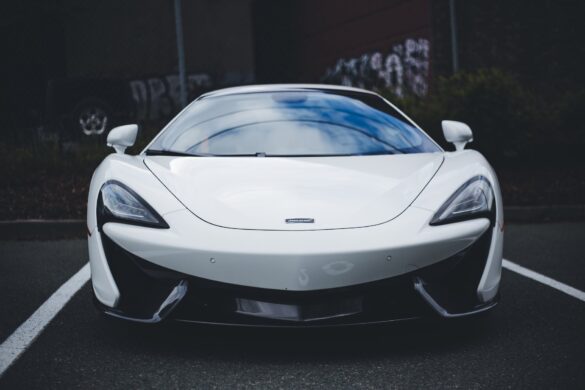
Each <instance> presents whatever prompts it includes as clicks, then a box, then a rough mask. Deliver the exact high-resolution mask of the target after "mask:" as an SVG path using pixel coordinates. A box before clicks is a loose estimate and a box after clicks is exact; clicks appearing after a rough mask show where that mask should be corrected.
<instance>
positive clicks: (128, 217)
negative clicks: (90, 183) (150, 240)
mask: <svg viewBox="0 0 585 390" xmlns="http://www.w3.org/2000/svg"><path fill="white" fill-rule="evenodd" d="M97 213H98V222H99V225H100V226H102V225H103V224H104V223H106V222H120V223H128V224H132V225H140V226H147V227H154V228H160V229H168V227H169V225H168V224H167V223H166V222H165V221H164V219H163V218H162V217H161V216H160V215H159V214H158V213H157V212H156V211H155V210H154V209H153V208H152V207H151V206H150V205H149V204H148V203H146V201H145V200H144V199H142V198H141V197H140V195H138V194H137V193H136V192H134V191H132V190H131V189H130V188H128V186H126V185H124V184H122V183H120V182H119V181H116V180H110V181H107V182H106V183H104V185H103V186H102V188H101V189H100V197H99V201H98V210H97Z"/></svg>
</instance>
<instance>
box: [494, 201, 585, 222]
mask: <svg viewBox="0 0 585 390" xmlns="http://www.w3.org/2000/svg"><path fill="white" fill-rule="evenodd" d="M504 219H505V221H506V223H508V222H516V223H517V222H520V223H522V222H565V221H585V205H553V206H509V207H504Z"/></svg>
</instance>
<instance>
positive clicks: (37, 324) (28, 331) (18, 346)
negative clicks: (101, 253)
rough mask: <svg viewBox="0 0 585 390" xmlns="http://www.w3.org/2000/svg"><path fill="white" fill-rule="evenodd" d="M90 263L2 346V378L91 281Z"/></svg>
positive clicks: (0, 361)
mask: <svg viewBox="0 0 585 390" xmlns="http://www.w3.org/2000/svg"><path fill="white" fill-rule="evenodd" d="M89 276H90V271H89V263H87V264H86V265H84V266H83V267H82V268H81V269H80V270H79V271H78V272H77V273H76V274H75V275H73V276H72V277H71V278H70V279H69V280H68V281H67V282H65V284H63V285H62V286H61V287H59V289H58V290H57V291H55V292H54V293H53V295H51V296H50V297H49V299H47V300H46V301H45V303H43V304H42V305H41V307H39V308H38V309H37V311H35V312H34V313H33V314H32V315H31V316H30V317H29V318H28V319H27V320H26V321H25V322H24V323H23V324H22V325H20V326H19V327H18V329H16V330H15V331H14V333H12V334H11V335H10V337H8V338H7V339H6V340H5V341H4V342H3V343H2V345H0V376H2V374H4V372H5V371H6V370H7V369H8V367H10V365H11V364H12V363H14V362H15V361H16V359H18V358H19V357H20V355H22V353H23V352H24V351H26V349H27V348H28V347H29V346H30V345H31V344H32V342H33V341H34V340H35V339H36V338H37V336H38V335H39V334H41V332H42V331H43V329H45V327H46V326H47V325H48V324H49V322H51V320H52V319H53V318H54V317H55V316H56V315H57V313H59V311H61V309H62V308H63V307H64V306H65V305H66V304H67V302H69V300H70V299H71V297H72V296H73V295H75V293H76V292H77V291H79V290H80V289H81V288H82V287H83V286H84V285H85V283H86V282H87V281H88V280H89Z"/></svg>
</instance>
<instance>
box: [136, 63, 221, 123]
mask: <svg viewBox="0 0 585 390" xmlns="http://www.w3.org/2000/svg"><path fill="white" fill-rule="evenodd" d="M211 85H212V81H211V77H210V76H209V75H208V74H206V73H197V74H190V75H188V76H187V87H188V93H189V99H190V100H191V99H194V98H195V97H197V95H199V94H200V93H201V92H202V91H205V90H207V89H209V88H210V87H211ZM130 90H131V91H132V99H133V100H134V104H135V107H136V119H138V120H147V119H151V120H152V119H159V118H165V117H168V116H170V115H172V114H173V113H176V112H177V111H179V110H180V108H181V101H180V85H179V76H177V75H176V74H174V75H168V76H163V77H151V78H148V79H144V80H132V81H130Z"/></svg>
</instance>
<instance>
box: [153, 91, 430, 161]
mask: <svg viewBox="0 0 585 390" xmlns="http://www.w3.org/2000/svg"><path fill="white" fill-rule="evenodd" d="M149 150H158V151H173V152H179V153H189V154H210V155H221V156H224V155H256V154H265V155H267V156H330V155H371V154H399V153H424V152H437V151H439V150H440V149H439V148H438V147H437V146H436V145H435V144H434V143H433V142H432V141H431V140H430V139H429V138H428V136H426V135H425V134H424V133H422V132H421V131H420V130H418V129H417V128H416V127H414V126H412V125H411V124H409V122H408V121H407V120H406V119H405V118H404V117H403V116H402V115H401V114H400V113H398V112H397V111H396V110H394V109H393V108H392V107H391V106H389V105H388V104H386V102H384V100H382V99H381V98H380V97H378V96H375V95H371V94H366V93H347V92H331V91H326V92H325V91H312V90H309V91H300V90H299V91H283V92H259V93H243V94H234V95H225V96H210V97H206V98H203V99H201V100H198V101H196V102H194V103H193V104H191V105H190V106H189V107H188V108H187V109H186V110H185V111H183V112H182V113H181V114H180V115H179V117H177V118H176V120H175V121H174V122H172V123H171V125H170V126H169V127H168V128H167V129H166V130H165V131H164V133H163V134H161V136H160V137H158V139H157V140H156V141H155V142H154V143H153V144H152V145H151V147H150V148H149Z"/></svg>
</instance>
